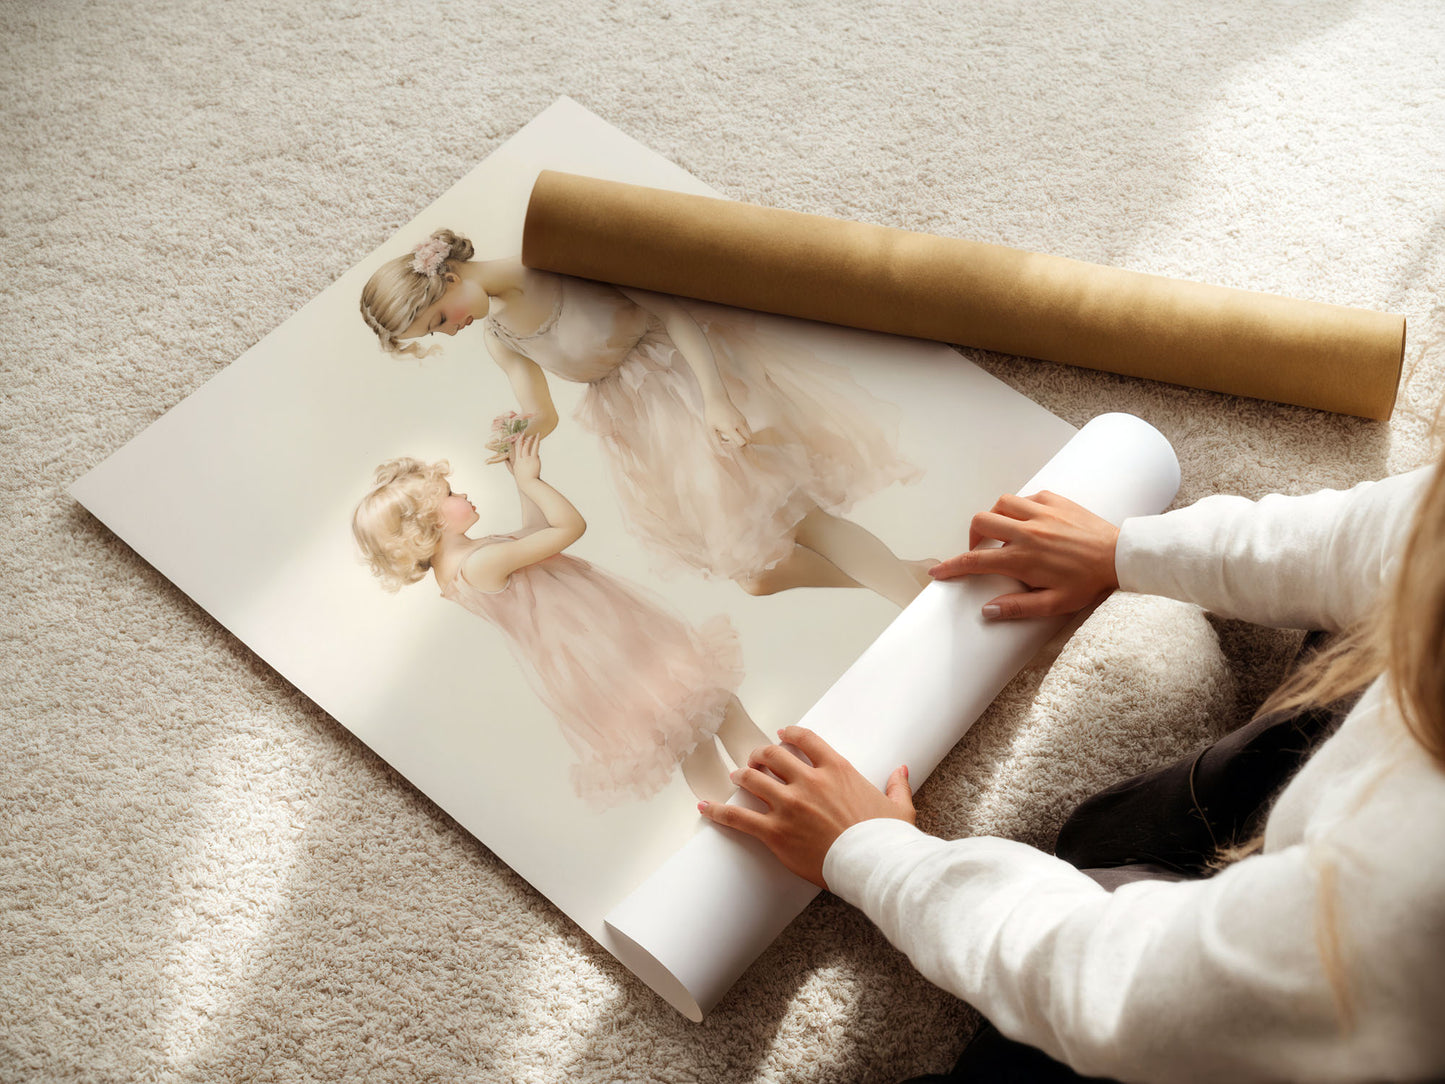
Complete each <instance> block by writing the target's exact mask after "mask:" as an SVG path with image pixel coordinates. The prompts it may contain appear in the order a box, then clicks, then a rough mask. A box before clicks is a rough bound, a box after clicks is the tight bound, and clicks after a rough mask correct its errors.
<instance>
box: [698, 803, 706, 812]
mask: <svg viewBox="0 0 1445 1084" xmlns="http://www.w3.org/2000/svg"><path fill="white" fill-rule="evenodd" d="M707 805H708V804H707V803H706V802H698V803H697V811H698V812H699V813H706V812H707Z"/></svg>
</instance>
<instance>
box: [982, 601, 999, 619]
mask: <svg viewBox="0 0 1445 1084" xmlns="http://www.w3.org/2000/svg"><path fill="white" fill-rule="evenodd" d="M1001 613H1003V607H1002V606H995V605H994V604H993V603H992V602H990V603H989V604H988V605H987V606H985V607H984V608H983V616H984V617H997V616H998V615H999V614H1001Z"/></svg>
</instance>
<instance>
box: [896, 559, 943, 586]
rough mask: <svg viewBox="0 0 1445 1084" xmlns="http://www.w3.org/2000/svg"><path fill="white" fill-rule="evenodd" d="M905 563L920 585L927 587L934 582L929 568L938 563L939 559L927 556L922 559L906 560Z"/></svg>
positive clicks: (909, 572)
mask: <svg viewBox="0 0 1445 1084" xmlns="http://www.w3.org/2000/svg"><path fill="white" fill-rule="evenodd" d="M903 563H904V564H905V565H906V566H907V567H908V574H909V575H910V576H912V577H913V578H914V579H915V580H917V581H918V583H919V586H921V587H927V586H928V585H929V584H930V583H932V582H933V577H932V576H930V575H929V574H928V570H929V569H930V568H932V567H933V566H934V565H936V564H938V562H937V561H935V560H933V559H932V558H929V557H925V558H923V559H922V560H921V561H904V562H903Z"/></svg>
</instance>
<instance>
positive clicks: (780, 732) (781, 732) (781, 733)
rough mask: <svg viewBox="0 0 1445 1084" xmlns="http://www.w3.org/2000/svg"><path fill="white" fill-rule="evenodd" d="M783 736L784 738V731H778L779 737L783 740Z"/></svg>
mask: <svg viewBox="0 0 1445 1084" xmlns="http://www.w3.org/2000/svg"><path fill="white" fill-rule="evenodd" d="M784 729H786V728H784ZM782 736H783V730H779V731H778V737H780V738H781V737H782Z"/></svg>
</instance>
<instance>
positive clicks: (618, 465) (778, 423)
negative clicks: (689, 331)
mask: <svg viewBox="0 0 1445 1084" xmlns="http://www.w3.org/2000/svg"><path fill="white" fill-rule="evenodd" d="M531 274H533V275H543V274H544V273H542V272H531ZM546 277H547V278H552V279H555V280H557V281H558V282H559V283H560V296H559V299H558V303H557V305H556V307H555V308H554V310H553V312H552V314H551V316H550V317H549V318H548V319H547V320H545V321H544V322H543V323H542V325H541V327H540V328H539V329H538V330H537V331H535V332H534V333H532V334H529V335H525V336H522V335H517V334H515V333H514V332H513V330H512V329H510V328H509V327H508V326H507V324H506V321H505V317H506V311H505V307H504V306H502V305H500V304H499V305H498V306H497V308H498V310H500V311H499V313H497V312H494V313H493V314H489V315H488V317H487V325H488V326H489V327H490V328H491V329H492V330H493V331H494V332H495V333H496V335H497V337H498V338H499V339H501V340H502V342H503V343H505V344H506V345H508V346H510V347H511V348H512V349H514V350H515V351H517V352H518V353H519V354H522V355H524V356H526V357H528V358H530V359H531V360H532V361H534V362H536V363H537V365H539V366H540V367H541V368H543V369H545V370H546V371H547V372H549V373H551V374H553V375H554V376H557V377H560V378H561V379H563V380H570V381H577V382H581V383H586V384H588V385H589V387H588V389H587V393H586V396H585V398H584V399H583V401H582V403H581V404H580V405H579V407H578V409H577V413H576V418H577V420H578V421H579V422H580V423H581V424H582V425H583V426H584V427H586V428H587V429H590V430H591V431H592V432H594V433H596V434H598V436H600V437H601V438H602V445H603V448H604V450H605V452H606V455H607V459H608V461H609V463H610V465H611V468H612V472H613V477H614V479H615V481H616V484H617V490H618V494H619V497H620V499H621V505H622V510H623V515H624V519H625V520H626V522H627V526H628V529H629V530H630V531H632V532H633V533H634V534H635V535H636V536H637V537H639V538H640V539H641V540H642V541H643V542H645V543H646V544H647V545H648V546H649V547H651V548H652V549H653V550H654V551H655V552H660V553H663V554H668V555H671V556H672V557H674V558H676V559H677V560H679V561H681V562H682V563H683V564H684V565H687V566H689V567H691V568H693V569H696V570H698V571H700V572H702V573H704V574H705V575H708V576H716V577H726V578H738V577H740V576H746V575H751V574H755V573H758V572H761V571H763V570H765V569H768V568H771V567H772V566H773V565H775V564H777V563H778V562H779V561H781V560H782V559H783V558H785V557H787V556H789V555H790V554H791V553H792V550H793V540H792V536H793V533H794V531H795V530H796V528H797V525H798V523H799V521H801V520H802V518H803V517H804V516H805V515H806V514H807V513H808V512H809V511H810V510H811V508H812V505H817V506H818V507H820V508H822V509H823V510H825V511H827V512H832V513H835V514H842V513H845V512H847V511H848V509H849V508H851V506H852V505H853V504H855V503H856V502H857V501H859V500H861V499H863V498H865V497H867V496H870V495H871V494H873V493H876V492H878V491H879V490H881V489H883V488H885V487H887V486H889V485H892V484H894V483H895V482H900V481H912V480H914V479H915V478H917V477H918V476H919V474H920V472H919V471H918V470H917V468H915V467H914V466H913V465H912V464H910V463H908V462H907V461H906V460H904V459H902V458H901V457H900V456H899V454H898V451H897V449H896V447H895V443H896V436H895V434H896V429H897V422H896V419H895V417H894V415H895V414H896V408H894V407H892V406H890V405H888V404H885V403H883V402H882V401H880V400H878V399H876V398H875V397H874V396H872V395H871V394H869V393H868V392H867V391H865V390H864V389H863V388H862V387H860V386H859V385H858V384H857V383H856V382H855V381H854V380H853V378H852V376H851V375H850V374H849V373H848V372H847V371H846V370H844V369H841V368H839V367H837V366H835V365H830V364H828V363H826V362H823V361H821V360H820V359H818V358H817V357H815V356H814V355H812V354H811V353H809V352H808V351H806V350H802V349H800V348H799V347H797V346H796V345H793V344H792V343H791V342H789V341H787V340H785V339H783V338H781V337H779V336H777V335H769V334H765V333H763V332H760V331H758V330H757V328H756V327H755V326H754V321H753V319H752V318H751V316H750V315H749V314H747V313H744V312H741V311H739V310H736V309H727V308H722V307H720V306H713V305H704V304H702V303H699V302H690V301H680V303H681V304H683V305H684V307H685V308H686V309H687V311H688V312H689V313H691V314H692V316H693V317H694V319H696V320H697V322H698V324H699V325H700V326H701V327H702V330H703V332H704V334H705V335H706V337H707V340H708V342H709V344H710V345H711V347H712V350H713V353H714V356H715V357H716V359H717V366H718V371H719V375H720V376H721V378H722V381H723V386H724V387H725V388H726V390H727V393H728V395H729V397H730V398H731V399H732V401H733V403H734V405H735V406H736V407H737V408H738V409H739V410H740V411H741V412H742V414H743V416H744V417H745V418H746V419H747V421H748V424H749V426H750V427H751V428H752V430H753V433H754V440H753V442H752V443H751V444H748V445H747V446H745V447H743V448H734V447H732V446H730V445H724V444H722V443H721V442H720V441H719V440H718V439H717V437H716V436H715V435H714V434H713V432H712V431H711V430H710V429H709V428H708V427H707V426H706V424H705V423H704V420H703V402H702V393H701V389H700V387H699V385H698V382H697V378H696V377H695V376H694V374H693V372H692V369H691V368H690V367H689V365H688V363H687V360H686V359H685V358H683V357H682V356H681V355H680V354H679V353H678V352H677V348H676V347H675V346H673V344H672V340H671V339H670V338H669V337H668V334H667V331H666V329H665V328H663V326H662V324H661V322H660V321H659V320H657V319H656V318H655V317H653V316H651V314H649V313H648V312H647V311H646V310H645V309H642V308H640V307H639V306H637V305H636V304H634V303H633V302H632V301H631V300H630V299H628V298H627V297H625V296H623V295H622V294H621V293H620V292H619V291H618V290H617V289H615V288H614V287H611V286H607V285H604V284H602V283H597V282H591V281H589V280H587V279H578V278H571V277H569V276H565V275H547V276H546Z"/></svg>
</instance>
